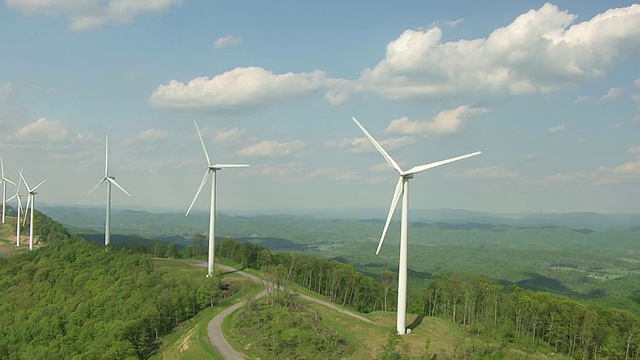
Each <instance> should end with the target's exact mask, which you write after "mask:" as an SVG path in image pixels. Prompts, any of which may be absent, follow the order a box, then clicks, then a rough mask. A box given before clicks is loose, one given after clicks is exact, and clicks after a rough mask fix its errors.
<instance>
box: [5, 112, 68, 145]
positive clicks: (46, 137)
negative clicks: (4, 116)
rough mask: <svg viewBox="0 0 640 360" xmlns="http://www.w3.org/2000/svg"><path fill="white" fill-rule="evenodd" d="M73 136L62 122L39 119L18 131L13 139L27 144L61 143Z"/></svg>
mask: <svg viewBox="0 0 640 360" xmlns="http://www.w3.org/2000/svg"><path fill="white" fill-rule="evenodd" d="M74 136H75V135H74V134H73V133H72V132H71V131H70V130H69V127H68V126H67V124H65V123H64V122H63V121H62V120H48V119H47V118H44V117H42V118H40V119H38V120H37V121H36V122H32V123H29V124H27V125H25V126H24V127H22V128H20V129H18V131H16V133H15V134H14V137H15V138H16V139H18V140H23V141H27V142H63V141H67V140H69V139H70V138H72V137H74Z"/></svg>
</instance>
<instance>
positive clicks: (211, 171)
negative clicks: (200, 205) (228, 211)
mask: <svg viewBox="0 0 640 360" xmlns="http://www.w3.org/2000/svg"><path fill="white" fill-rule="evenodd" d="M193 123H194V124H195V125H196V131H197V132H198V137H200V143H201V144H202V149H203V150H204V156H205V157H206V158H207V170H206V172H205V173H204V177H203V178H202V182H200V186H199V187H198V191H197V192H196V196H194V198H193V201H192V202H191V205H189V209H188V210H187V213H186V214H185V216H187V215H189V212H191V208H192V207H193V204H195V202H196V199H197V198H198V195H200V191H202V188H203V187H204V184H205V183H206V182H207V180H208V179H209V175H211V208H210V210H209V261H208V264H207V276H212V275H213V268H214V261H213V260H214V255H215V254H214V252H215V243H216V241H215V233H216V231H215V226H216V174H217V172H218V170H222V169H224V168H237V167H247V166H249V165H241V164H211V160H210V159H209V153H208V152H207V147H206V146H205V145H204V140H203V139H202V134H201V133H200V129H199V128H198V124H197V123H196V122H195V121H194V122H193Z"/></svg>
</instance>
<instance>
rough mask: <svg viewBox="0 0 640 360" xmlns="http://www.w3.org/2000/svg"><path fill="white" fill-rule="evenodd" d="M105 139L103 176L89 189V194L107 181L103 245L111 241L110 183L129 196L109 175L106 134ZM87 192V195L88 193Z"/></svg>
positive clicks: (107, 139)
mask: <svg viewBox="0 0 640 360" xmlns="http://www.w3.org/2000/svg"><path fill="white" fill-rule="evenodd" d="M104 141H105V160H104V163H105V165H104V177H103V178H102V180H100V181H99V182H98V183H97V184H96V186H94V187H93V189H91V191H89V194H91V193H92V192H93V191H94V190H95V189H97V188H98V186H100V185H102V183H103V182H106V183H107V214H106V219H105V223H104V246H107V245H109V243H110V242H111V232H110V231H111V184H113V185H115V186H116V187H117V188H118V189H120V190H122V192H123V193H125V194H127V196H129V197H130V196H131V195H130V194H129V193H128V192H127V191H126V190H125V189H123V188H122V186H120V185H118V183H117V182H116V178H115V177H114V176H110V175H109V137H108V136H107V135H105V136H104ZM89 194H87V195H89Z"/></svg>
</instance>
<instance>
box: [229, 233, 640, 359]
mask: <svg viewBox="0 0 640 360" xmlns="http://www.w3.org/2000/svg"><path fill="white" fill-rule="evenodd" d="M217 254H218V256H221V257H226V258H229V259H232V260H234V261H236V262H238V263H240V264H241V265H243V266H245V267H248V268H253V269H258V270H262V271H263V272H264V273H265V275H266V276H267V277H268V278H269V279H270V280H272V281H273V282H275V283H276V284H278V282H280V283H281V282H286V281H290V282H293V283H296V284H298V285H300V286H303V287H305V288H307V289H309V290H312V291H315V292H317V293H319V294H321V295H323V296H325V297H327V298H328V299H329V300H330V301H332V302H335V303H338V304H341V305H344V306H349V307H352V308H354V309H356V310H358V311H361V312H365V313H367V312H371V311H376V310H386V311H393V310H395V306H396V301H395V299H396V289H395V286H394V285H395V283H394V282H395V278H396V274H394V273H392V272H390V271H388V270H386V271H383V272H382V273H381V274H380V275H379V277H378V279H374V278H372V277H370V276H367V275H364V274H362V273H361V272H359V271H357V270H356V269H355V267H354V266H353V265H351V264H343V263H340V262H338V261H334V260H327V259H323V258H317V257H313V256H306V255H302V254H299V253H288V252H281V253H275V254H272V253H271V252H270V251H269V250H268V249H266V248H264V247H262V246H260V245H256V244H252V243H241V242H238V241H236V240H233V239H230V238H228V239H224V240H222V241H221V242H220V243H219V244H218V246H217ZM413 290H414V291H412V294H413V295H411V296H410V299H409V304H408V310H409V312H410V313H414V314H418V315H419V316H437V317H441V318H444V319H448V320H449V321H451V322H454V323H456V324H459V325H460V326H461V327H462V328H463V329H464V330H466V331H467V332H469V333H473V334H475V335H480V336H485V337H488V338H491V339H494V340H497V341H499V342H500V343H502V344H504V345H505V346H507V345H509V346H516V347H519V348H526V349H534V350H535V351H538V352H542V353H562V354H565V355H567V356H569V357H571V358H574V359H625V360H629V359H640V321H639V319H638V317H637V316H636V315H635V314H633V313H631V312H629V311H626V310H621V309H617V308H615V307H606V306H602V305H597V304H590V303H585V302H581V301H578V300H573V299H569V298H565V297H562V296H559V295H554V294H550V293H546V292H534V291H531V290H525V289H522V288H520V287H518V286H516V285H510V286H504V285H501V284H500V283H498V282H496V281H494V280H491V279H486V278H483V277H480V276H474V275H458V274H451V275H438V274H435V275H433V276H432V279H431V281H430V282H429V283H428V285H426V286H425V287H424V288H422V289H413ZM416 290H418V291H416Z"/></svg>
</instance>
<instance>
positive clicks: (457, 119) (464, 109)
mask: <svg viewBox="0 0 640 360" xmlns="http://www.w3.org/2000/svg"><path fill="white" fill-rule="evenodd" d="M487 111H488V110H487V109H485V108H474V107H471V106H468V105H463V106H459V107H457V108H455V109H448V110H442V111H441V112H439V113H438V115H436V116H435V117H434V118H433V120H424V121H421V120H414V121H412V120H409V118H408V117H406V116H404V117H402V118H400V119H395V120H392V121H391V123H390V124H389V126H388V127H387V128H386V130H385V132H388V133H396V134H410V135H419V134H452V133H457V132H460V131H461V130H463V128H464V122H463V120H464V119H466V118H468V117H470V116H471V115H479V114H484V113H486V112H487Z"/></svg>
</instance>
